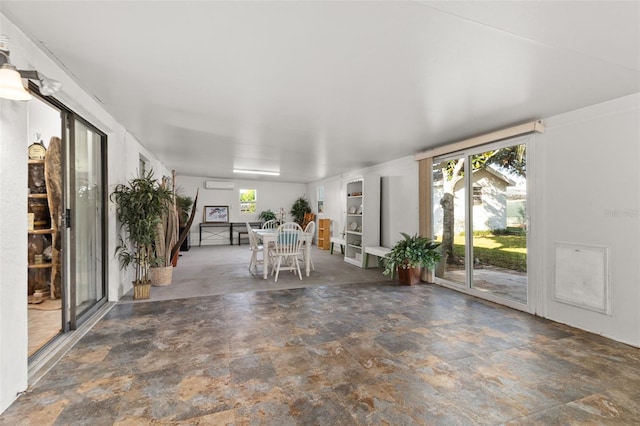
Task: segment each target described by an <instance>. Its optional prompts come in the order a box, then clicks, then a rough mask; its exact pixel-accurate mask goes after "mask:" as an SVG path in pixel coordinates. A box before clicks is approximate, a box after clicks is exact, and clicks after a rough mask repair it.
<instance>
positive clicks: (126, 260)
mask: <svg viewBox="0 0 640 426" xmlns="http://www.w3.org/2000/svg"><path fill="white" fill-rule="evenodd" d="M172 194H173V193H172V191H171V190H170V189H167V188H165V187H163V186H162V185H161V184H160V182H158V181H157V180H156V179H154V178H153V170H150V171H149V172H148V173H145V174H144V175H142V176H139V177H137V178H133V179H130V180H129V181H128V182H127V183H126V184H117V185H116V186H115V188H114V190H113V192H112V193H111V195H110V199H111V200H112V201H114V202H115V204H116V216H117V218H118V221H119V222H120V228H121V229H122V230H124V231H125V234H126V239H125V238H123V237H122V235H120V243H119V245H118V247H116V255H117V256H118V260H119V261H120V267H121V268H122V269H126V268H127V267H129V265H133V266H134V268H135V280H134V281H133V286H134V299H145V298H148V297H149V291H150V286H151V281H150V279H149V268H150V267H151V266H153V265H155V264H157V260H156V257H155V253H154V249H153V244H154V240H155V237H156V234H157V229H158V223H160V221H161V219H162V214H163V213H164V212H165V210H166V209H167V203H168V202H171V200H172Z"/></svg>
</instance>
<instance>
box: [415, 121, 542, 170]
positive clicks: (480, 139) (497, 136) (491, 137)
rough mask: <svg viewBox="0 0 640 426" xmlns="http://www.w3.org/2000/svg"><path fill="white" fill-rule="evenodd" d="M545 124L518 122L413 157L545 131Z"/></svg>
mask: <svg viewBox="0 0 640 426" xmlns="http://www.w3.org/2000/svg"><path fill="white" fill-rule="evenodd" d="M544 130H545V126H544V123H543V122H542V120H537V121H532V122H530V123H524V124H518V125H517V126H512V127H507V128H506V129H502V130H496V131H495V132H491V133H486V134H484V135H480V136H475V137H473V138H469V139H465V140H462V141H458V142H453V143H450V144H447V145H444V146H440V147H436V148H432V149H428V150H426V151H422V152H419V153H417V154H414V156H413V159H414V160H416V161H420V160H424V159H425V158H433V157H437V156H439V155H442V154H448V153H450V152H455V151H461V150H463V149H467V148H471V147H474V146H478V145H484V144H486V143H490V142H496V141H499V140H503V139H509V138H512V137H515V136H520V135H525V134H527V133H532V132H537V133H544Z"/></svg>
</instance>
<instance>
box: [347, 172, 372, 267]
mask: <svg viewBox="0 0 640 426" xmlns="http://www.w3.org/2000/svg"><path fill="white" fill-rule="evenodd" d="M346 206H347V218H346V221H345V224H346V229H345V242H346V250H345V256H344V261H345V262H348V263H351V264H353V265H356V266H359V267H361V268H362V267H364V247H367V246H379V245H380V177H379V176H373V175H371V176H365V177H362V178H358V179H354V180H351V181H349V182H347V204H346Z"/></svg>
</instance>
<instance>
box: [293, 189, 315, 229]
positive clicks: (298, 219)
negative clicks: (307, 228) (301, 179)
mask: <svg viewBox="0 0 640 426" xmlns="http://www.w3.org/2000/svg"><path fill="white" fill-rule="evenodd" d="M289 213H291V217H292V218H293V221H294V222H295V223H297V224H298V225H300V226H302V223H303V222H304V215H305V213H311V206H310V205H309V201H307V199H306V198H305V197H304V196H302V197H299V198H298V199H297V200H296V201H294V202H293V205H292V206H291V211H290V212H289Z"/></svg>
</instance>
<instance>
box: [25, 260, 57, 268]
mask: <svg viewBox="0 0 640 426" xmlns="http://www.w3.org/2000/svg"><path fill="white" fill-rule="evenodd" d="M52 266H53V264H52V263H50V262H49V263H30V264H29V268H31V269H45V268H51V267H52Z"/></svg>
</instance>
